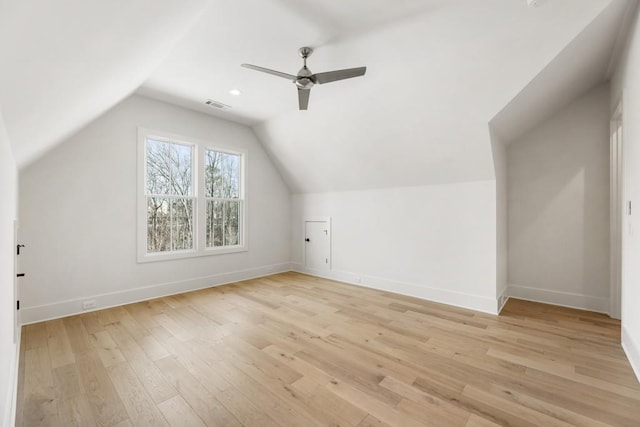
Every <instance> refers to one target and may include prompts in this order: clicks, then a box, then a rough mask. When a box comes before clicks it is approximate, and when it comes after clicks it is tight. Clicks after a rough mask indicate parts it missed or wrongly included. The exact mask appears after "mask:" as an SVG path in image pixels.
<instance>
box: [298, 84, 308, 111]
mask: <svg viewBox="0 0 640 427" xmlns="http://www.w3.org/2000/svg"><path fill="white" fill-rule="evenodd" d="M310 94H311V89H300V88H298V104H299V105H300V109H301V110H306V109H307V107H308V106H309V95H310Z"/></svg>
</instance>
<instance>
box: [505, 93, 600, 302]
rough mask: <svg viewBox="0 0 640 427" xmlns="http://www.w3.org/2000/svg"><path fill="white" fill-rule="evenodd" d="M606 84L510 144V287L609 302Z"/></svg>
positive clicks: (521, 293)
mask: <svg viewBox="0 0 640 427" xmlns="http://www.w3.org/2000/svg"><path fill="white" fill-rule="evenodd" d="M608 99H609V89H608V86H606V85H602V86H599V87H597V88H595V89H593V90H591V91H590V92H588V93H587V94H586V95H584V96H582V97H580V98H578V99H577V100H575V101H574V102H573V103H571V104H570V105H568V106H567V107H565V108H564V109H562V110H560V111H559V112H557V113H556V114H555V115H554V116H553V117H552V118H551V119H549V120H547V121H545V122H543V123H542V124H540V125H539V126H537V127H536V128H535V129H534V130H533V131H531V132H529V133H528V134H526V135H525V136H523V137H521V138H520V139H518V140H516V141H514V142H512V143H511V144H509V146H508V148H507V166H508V224H509V225H508V235H509V243H508V247H509V284H510V289H509V293H510V295H511V296H515V297H521V298H526V299H532V300H538V301H544V302H549V303H554V304H560V305H569V306H574V307H579V308H585V309H591V310H597V311H603V312H606V311H608V308H609V113H608V111H609V110H608V108H609V107H608V105H609V102H608Z"/></svg>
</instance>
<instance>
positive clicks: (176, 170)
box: [171, 144, 193, 196]
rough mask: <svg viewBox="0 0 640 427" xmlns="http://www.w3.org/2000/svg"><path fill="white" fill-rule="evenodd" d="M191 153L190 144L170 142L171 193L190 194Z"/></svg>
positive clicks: (191, 191) (191, 187)
mask: <svg viewBox="0 0 640 427" xmlns="http://www.w3.org/2000/svg"><path fill="white" fill-rule="evenodd" d="M192 153H193V147H191V146H188V145H180V144H171V177H172V181H171V194H176V195H179V196H191V195H192V193H193V186H192V168H191V165H192V162H191V157H192Z"/></svg>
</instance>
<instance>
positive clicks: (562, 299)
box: [507, 285, 609, 314]
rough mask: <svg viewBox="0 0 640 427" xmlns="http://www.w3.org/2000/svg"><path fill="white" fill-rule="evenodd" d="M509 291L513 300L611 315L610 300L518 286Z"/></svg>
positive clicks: (512, 286) (510, 288)
mask: <svg viewBox="0 0 640 427" xmlns="http://www.w3.org/2000/svg"><path fill="white" fill-rule="evenodd" d="M507 291H508V295H509V296H510V297H512V298H518V299H524V300H528V301H536V302H543V303H547V304H554V305H560V306H563V307H570V308H578V309H581V310H589V311H596V312H598V313H605V314H608V313H609V298H604V297H593V296H589V295H580V294H571V293H567V292H558V291H552V290H548V289H538V288H529V287H526V286H517V285H509V287H508V289H507Z"/></svg>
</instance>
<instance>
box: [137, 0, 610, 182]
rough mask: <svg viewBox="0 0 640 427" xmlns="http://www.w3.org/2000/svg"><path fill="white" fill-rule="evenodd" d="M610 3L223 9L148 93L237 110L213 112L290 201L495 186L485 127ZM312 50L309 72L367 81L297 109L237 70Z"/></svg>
mask: <svg viewBox="0 0 640 427" xmlns="http://www.w3.org/2000/svg"><path fill="white" fill-rule="evenodd" d="M616 1H619V0H613V1H609V0H562V1H559V0H548V1H546V2H545V3H544V4H543V6H542V7H539V8H528V7H527V5H526V1H524V0H522V1H514V0H489V1H476V0H446V1H442V0H441V1H438V0H423V1H419V2H418V1H404V2H390V1H381V0H378V1H374V2H372V1H367V0H354V1H350V2H338V1H329V2H313V1H310V0H309V1H306V0H305V1H288V0H281V1H269V2H261V3H260V4H259V5H257V4H256V2H252V1H247V0H241V1H236V2H233V4H231V3H224V2H222V3H220V4H219V5H217V6H219V7H218V8H214V9H210V12H209V14H208V15H206V16H205V17H203V19H202V20H201V21H200V22H199V23H198V24H196V26H195V27H194V29H193V30H192V31H191V32H190V33H189V34H188V35H187V36H186V37H185V39H183V40H182V42H181V43H180V44H179V45H178V47H177V48H176V49H175V50H174V52H173V53H172V55H171V56H170V57H169V58H168V60H167V61H166V62H164V63H163V64H162V65H161V66H160V67H159V68H158V69H157V70H156V72H155V73H153V75H152V76H151V77H150V78H149V79H148V80H147V82H146V83H145V85H144V87H143V89H142V93H145V94H147V95H151V96H157V97H160V98H161V99H168V100H171V98H170V97H171V96H172V97H174V99H179V100H191V101H192V102H193V103H194V104H195V102H199V103H202V100H203V99H204V98H206V97H212V98H214V99H218V100H220V101H222V102H225V103H228V104H231V105H232V106H233V109H231V110H228V111H227V112H216V114H220V115H221V116H223V117H227V118H231V119H235V120H242V121H244V122H245V123H249V124H252V125H254V129H255V131H256V133H257V135H258V136H259V138H260V139H261V141H262V142H263V143H264V145H265V146H266V148H267V150H268V151H269V152H270V154H271V156H272V158H273V159H274V161H275V162H276V163H277V164H278V166H279V169H280V170H281V172H282V173H283V176H284V177H285V179H286V181H287V182H288V183H289V185H290V187H291V188H292V190H293V191H295V192H323V191H343V190H355V189H365V188H381V187H395V186H412V185H423V184H432V183H449V182H460V181H473V180H484V179H492V178H493V174H494V172H493V160H492V155H491V148H490V147H491V145H490V141H489V132H488V123H489V121H490V120H491V119H492V117H494V116H495V115H496V114H497V113H498V112H499V111H500V110H501V109H502V108H503V107H504V106H505V105H507V104H508V103H509V101H511V100H512V99H513V98H514V97H515V96H516V95H517V94H518V93H519V92H520V91H521V90H522V89H523V88H524V87H526V85H527V84H528V83H529V82H530V81H531V80H532V79H533V78H534V77H535V76H536V75H537V74H538V73H539V72H540V71H541V70H543V69H544V68H545V66H546V65H547V64H549V63H550V62H551V61H552V60H553V59H554V58H555V57H556V56H557V55H558V54H559V53H560V52H562V51H563V49H564V48H565V47H566V46H567V45H568V44H569V43H570V42H571V41H572V40H573V39H574V38H575V37H576V36H577V35H578V34H580V33H581V31H583V30H584V29H585V28H586V27H587V26H588V25H589V24H590V23H591V22H592V21H593V20H594V19H595V18H596V17H597V16H599V15H600V14H601V13H602V12H603V11H604V10H605V9H606V8H608V7H610V6H611V5H612V4H613V3H614V2H616ZM347 5H349V6H347ZM214 11H215V12H214ZM385 12H386V13H387V15H388V13H389V12H391V14H392V15H393V16H392V17H391V18H388V17H386V15H385ZM266 17H268V18H266ZM608 31H610V32H614V33H615V28H611V27H610V28H608ZM307 44H310V45H312V46H314V47H316V48H317V49H316V52H315V53H314V54H313V56H312V57H311V58H310V60H309V65H310V67H311V69H312V70H314V71H324V70H330V69H336V68H346V67H354V66H360V65H367V66H368V71H367V75H366V76H365V77H364V78H359V79H353V80H349V81H344V82H338V83H333V84H331V85H323V86H319V87H315V88H314V89H313V90H312V93H311V102H310V109H309V111H306V112H305V111H297V101H296V92H295V88H294V87H293V85H292V84H291V83H290V82H287V81H286V80H281V79H277V78H275V77H271V76H268V75H262V74H260V73H256V72H254V71H251V70H245V69H241V68H239V64H240V63H242V62H249V63H253V64H258V65H262V66H265V67H268V68H273V69H277V70H282V71H286V72H292V73H295V72H296V71H297V70H298V68H299V67H300V65H301V64H300V59H299V57H298V56H297V53H296V50H297V48H298V47H300V46H302V45H307ZM200 64H206V66H205V67H200V66H199V65H200ZM571 70H572V72H574V73H577V74H579V73H582V72H584V71H585V70H580V69H576V68H572V69H571ZM551 78H552V79H553V76H551ZM194 82H198V83H194ZM233 87H238V88H239V89H241V90H242V91H243V95H242V96H241V97H240V98H235V99H234V98H233V97H231V96H230V95H228V93H227V91H228V90H229V89H231V88H233ZM167 94H169V95H167ZM168 96H170V97H168ZM198 98H200V99H198ZM186 105H188V103H187V104H186Z"/></svg>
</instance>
